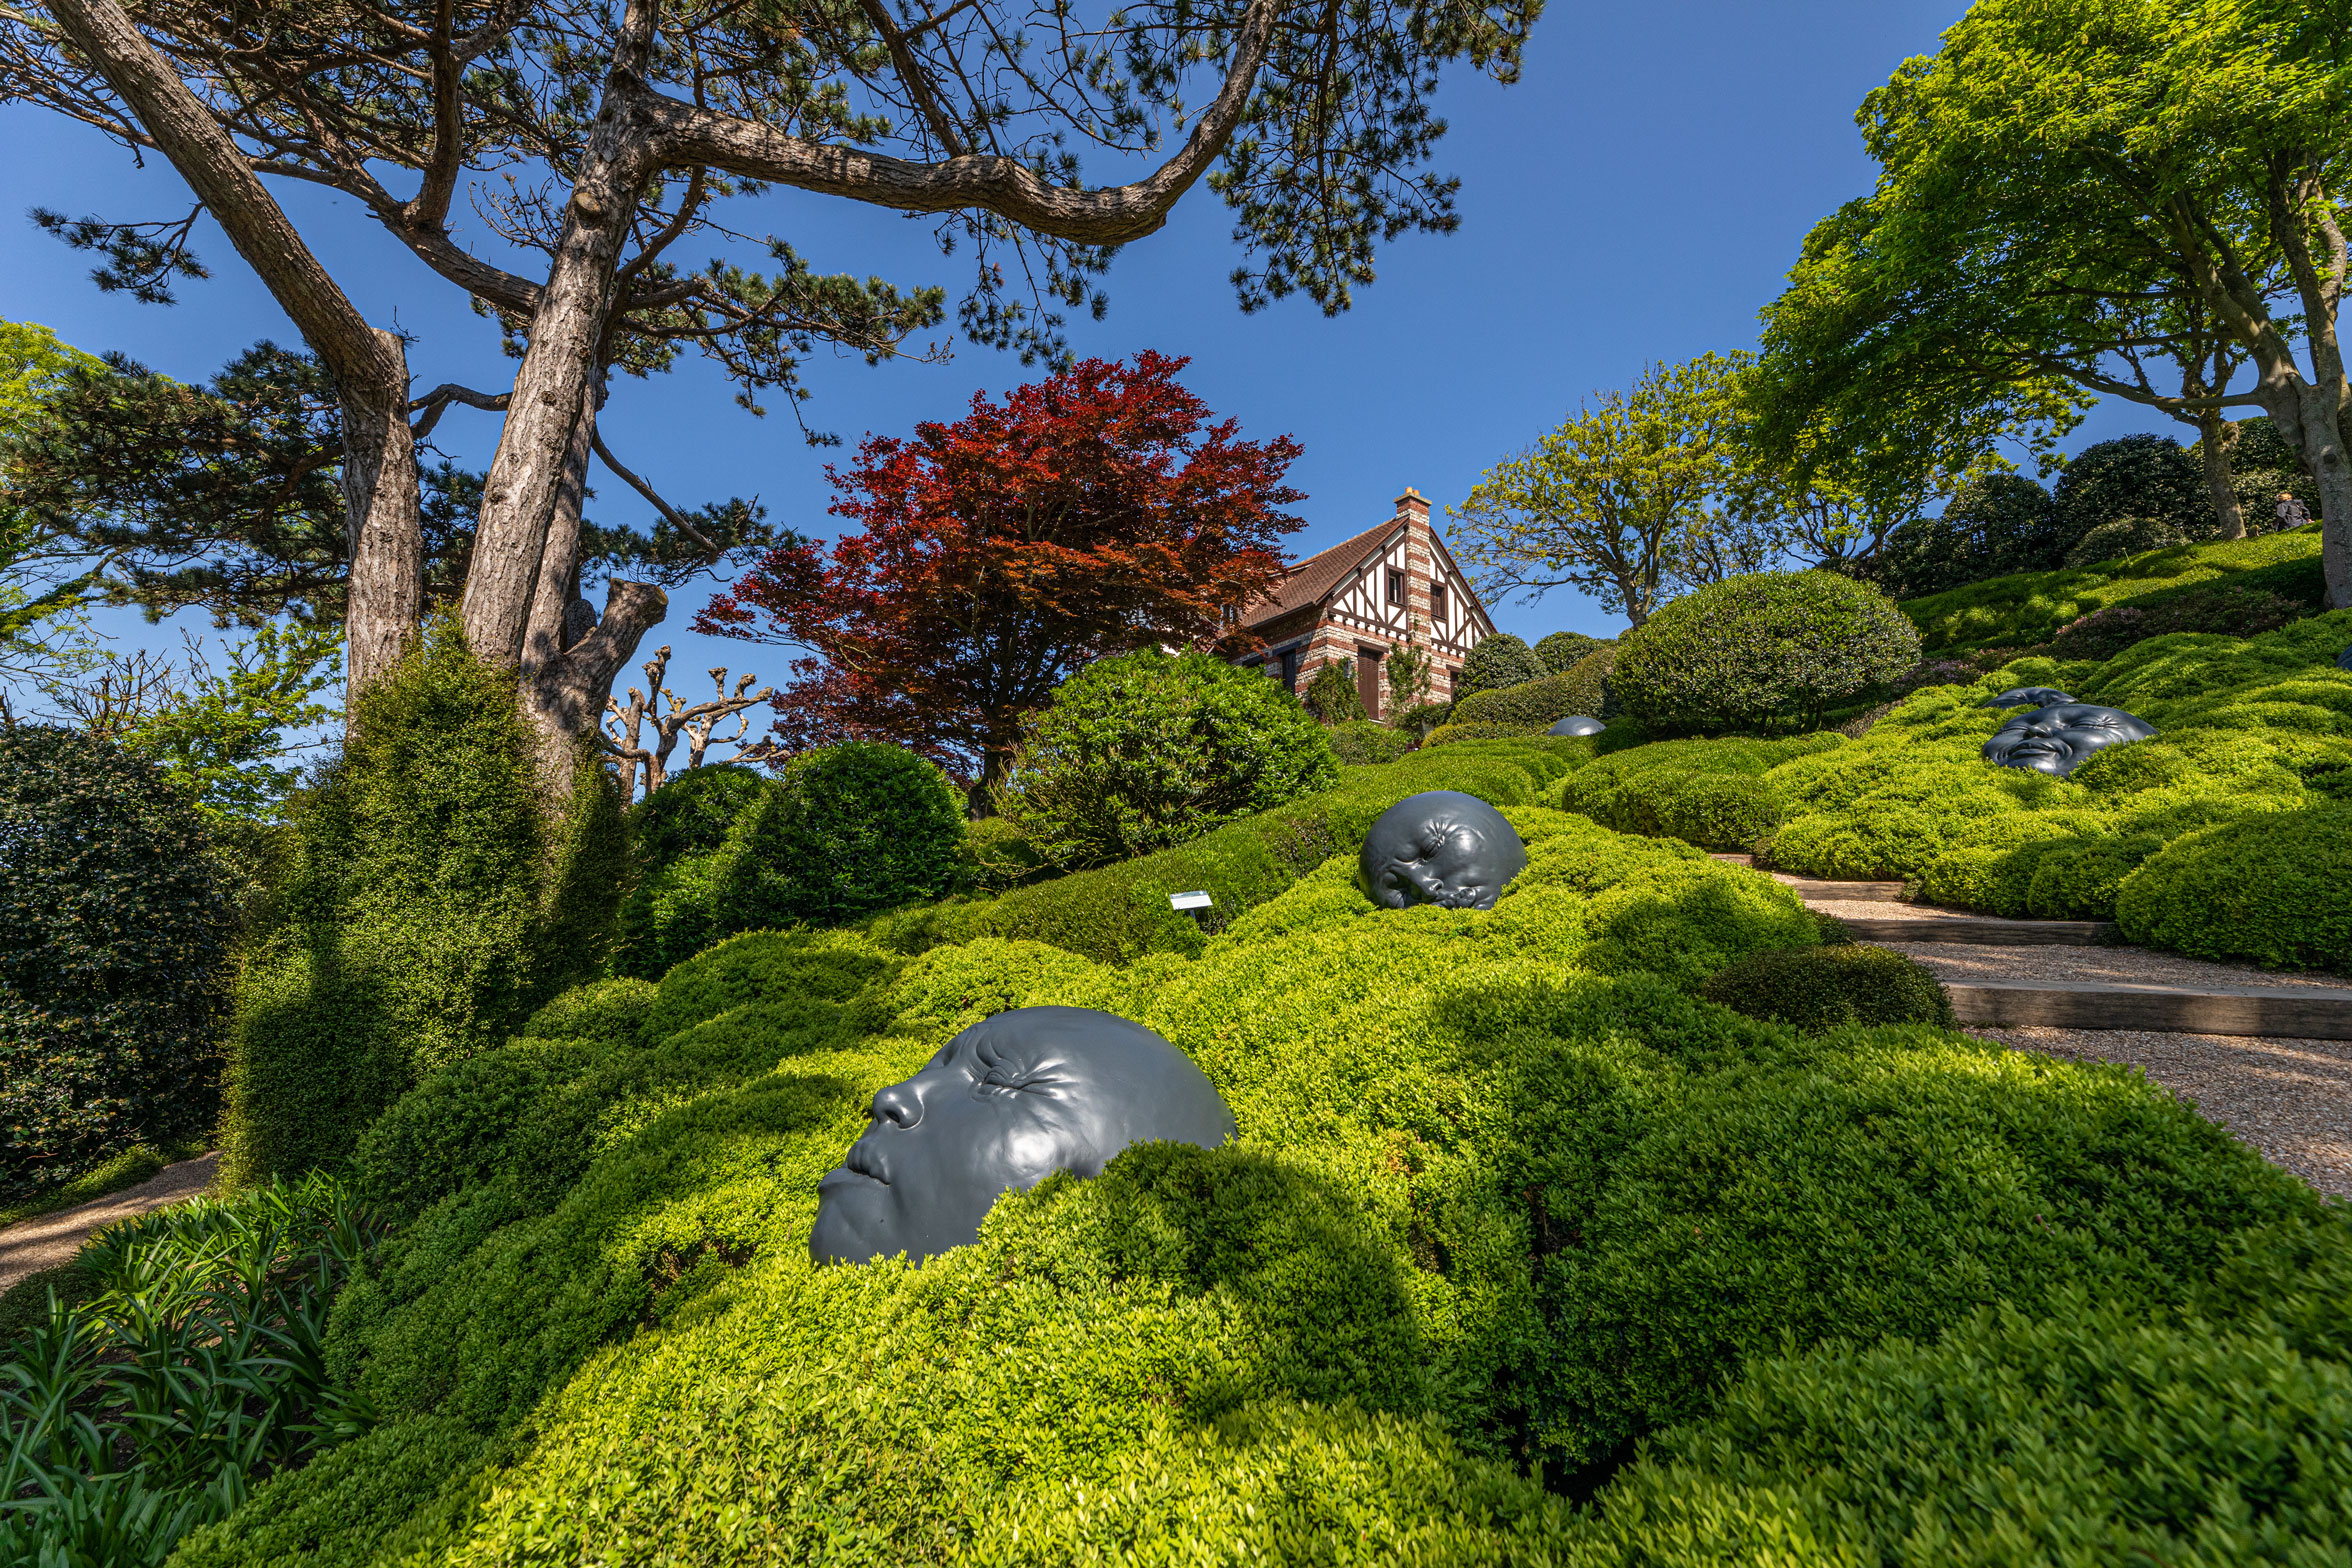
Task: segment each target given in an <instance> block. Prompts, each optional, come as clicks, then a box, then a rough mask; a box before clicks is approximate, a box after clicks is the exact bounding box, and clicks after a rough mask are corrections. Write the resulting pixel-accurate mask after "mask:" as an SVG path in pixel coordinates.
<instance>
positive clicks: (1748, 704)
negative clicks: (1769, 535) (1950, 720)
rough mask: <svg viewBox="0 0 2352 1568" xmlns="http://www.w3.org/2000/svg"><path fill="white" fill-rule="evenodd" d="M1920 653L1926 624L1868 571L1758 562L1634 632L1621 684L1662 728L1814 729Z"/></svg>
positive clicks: (1619, 690)
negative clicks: (1843, 572)
mask: <svg viewBox="0 0 2352 1568" xmlns="http://www.w3.org/2000/svg"><path fill="white" fill-rule="evenodd" d="M1918 662H1919V634H1918V632H1917V631H1916V630H1915V629H1914V628H1913V626H1912V624H1911V623H1910V621H1908V620H1906V619H1905V618H1904V616H1903V613H1902V611H1900V610H1898V609H1896V608H1895V604H1894V601H1893V600H1891V599H1889V598H1888V597H1887V596H1886V595H1885V594H1883V593H1880V592H1879V591H1878V590H1877V589H1876V588H1873V587H1871V586H1870V585H1869V584H1868V583H1861V582H1856V581H1855V580H1854V579H1852V578H1850V577H1842V576H1840V575H1838V574H1837V573H1835V572H1823V571H1813V572H1753V573H1749V574H1747V575H1745V576H1739V577H1727V578H1725V579H1724V580H1723V581H1721V582H1719V583H1710V584H1708V585H1707V586H1706V587H1703V588H1700V589H1697V590H1695V591H1693V592H1691V593H1688V594H1685V595H1684V596H1683V597H1681V598H1679V599H1677V600H1675V601H1673V602H1672V603H1671V604H1668V605H1667V606H1665V607H1664V608H1663V609H1661V610H1659V611H1658V612H1657V613H1656V614H1655V615H1652V616H1651V617H1650V618H1649V619H1648V620H1646V621H1644V622H1642V624H1641V625H1639V626H1637V627H1635V628H1634V629H1633V630H1631V631H1629V632H1627V633H1626V634H1625V637H1624V639H1623V641H1622V642H1621V644H1620V645H1619V651H1618V654H1617V663H1616V667H1615V668H1614V669H1613V670H1612V671H1611V672H1610V675H1609V689H1610V690H1611V691H1612V692H1614V693H1615V694H1616V698H1617V701H1618V702H1619V703H1620V704H1621V705H1623V707H1624V709H1625V711H1626V712H1627V713H1629V714H1631V715H1632V716H1633V717H1634V718H1635V719H1636V720H1638V721H1639V722H1640V723H1641V725H1642V727H1643V728H1644V729H1646V730H1648V731H1649V732H1650V733H1651V734H1653V735H1688V734H1693V733H1710V734H1720V733H1723V732H1725V731H1732V732H1740V731H1747V732H1754V731H1757V730H1769V729H1791V728H1793V729H1799V730H1812V729H1819V728H1820V727H1821V722H1822V716H1823V715H1824V714H1825V713H1827V712H1828V711H1829V710H1830V709H1831V708H1834V707H1836V706H1837V705H1839V704H1840V703H1843V702H1846V701H1848V700H1849V699H1851V698H1853V697H1856V696H1858V695H1860V694H1861V693H1863V692H1866V691H1869V690H1871V689H1873V688H1875V687H1880V686H1883V685H1884V684H1885V683H1887V682H1889V681H1892V680H1894V679H1895V678H1896V677H1897V676H1899V675H1901V674H1902V673H1903V672H1904V671H1906V670H1908V669H1910V668H1911V666H1912V665H1914V664H1916V663H1918Z"/></svg>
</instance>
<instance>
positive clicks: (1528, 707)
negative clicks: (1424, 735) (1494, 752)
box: [1447, 669, 1588, 731]
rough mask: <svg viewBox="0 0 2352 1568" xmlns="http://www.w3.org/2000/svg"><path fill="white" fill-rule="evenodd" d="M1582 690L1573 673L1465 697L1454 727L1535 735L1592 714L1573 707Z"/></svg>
mask: <svg viewBox="0 0 2352 1568" xmlns="http://www.w3.org/2000/svg"><path fill="white" fill-rule="evenodd" d="M1580 691H1581V688H1580V686H1579V684H1578V682H1577V679H1576V676H1575V675H1574V673H1573V670H1572V669H1571V670H1569V671H1563V672H1561V673H1560V674H1557V675H1540V676H1537V677H1536V678H1535V679H1534V680H1531V681H1521V682H1519V683H1518V684H1517V685H1515V686H1502V687H1497V688H1495V689H1494V690H1491V691H1482V692H1479V693H1477V694H1476V695H1475V696H1470V697H1464V698H1463V699H1462V700H1461V701H1460V702H1457V703H1455V704H1454V711H1453V715H1452V717H1451V718H1450V719H1449V720H1448V721H1447V722H1449V723H1453V724H1511V725H1517V726H1519V727H1521V728H1524V729H1527V730H1530V731H1533V730H1541V729H1545V728H1547V727H1549V726H1550V725H1552V724H1554V723H1557V722H1558V721H1559V720H1561V719H1564V718H1566V717H1568V715H1569V714H1571V713H1585V712H1587V711H1588V710H1586V709H1583V708H1578V707H1574V706H1571V704H1573V703H1574V701H1575V700H1576V697H1577V696H1578V695H1579V693H1580Z"/></svg>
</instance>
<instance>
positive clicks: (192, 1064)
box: [0, 723, 236, 1199]
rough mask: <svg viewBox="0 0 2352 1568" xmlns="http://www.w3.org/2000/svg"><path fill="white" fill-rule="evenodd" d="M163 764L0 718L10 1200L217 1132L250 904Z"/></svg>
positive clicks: (2, 998) (2, 1021)
mask: <svg viewBox="0 0 2352 1568" xmlns="http://www.w3.org/2000/svg"><path fill="white" fill-rule="evenodd" d="M210 840H211V833H210V829H209V824H208V822H207V819H206V817H205V815H204V814H203V813H201V812H199V811H198V810H197V807H196V804H195V801H194V800H193V799H192V798H191V797H190V796H189V795H188V793H187V792H186V791H185V790H183V789H182V788H180V787H179V786H177V785H175V784H174V783H173V782H172V781H171V780H170V779H168V778H167V777H165V775H164V774H163V772H162V771H161V770H160V769H158V768H156V767H155V766H154V765H153V764H152V763H149V762H146V761H143V760H141V759H139V758H136V757H133V756H131V755H130V754H128V753H127V752H125V751H124V750H123V749H122V748H121V747H119V746H116V745H114V744H113V743H112V742H109V741H104V740H99V739H96V738H94V737H91V736H89V735H85V734H83V733H81V732H79V731H74V730H66V729H60V728H56V727H53V726H48V725H36V724H17V723H9V724H6V725H0V1199H14V1198H20V1197H24V1196H27V1195H29V1194H32V1193H35V1192H38V1191H42V1190H45V1189H49V1188H54V1187H58V1186H61V1185H63V1184H64V1183H66V1182H69V1181H71V1180H72V1179H73V1178H74V1177H76V1176H79V1175H81V1174H82V1173H83V1172H85V1171H88V1170H91V1169H92V1168H94V1167H96V1166H99V1165H101V1164H103V1163H104V1162H105V1161H106V1160H108V1159H109V1158H110V1157H112V1156H114V1155H117V1154H120V1153H122V1152H123V1151H125V1150H127V1149H130V1148H132V1147H133V1146H135V1145H138V1144H140V1143H165V1142H177V1141H178V1140H180V1139H183V1138H186V1137H188V1136H189V1135H191V1134H194V1133H200V1132H205V1131H209V1130H210V1128H211V1125H212V1122H213V1120H214V1118H215V1116H216V1115H217V1114H218V1111H219V1106H220V1069H221V1062H220V1048H219V1034H218V1031H219V1027H220V1022H221V1015H222V1012H223V1005H222V1004H223V1002H224V1001H225V999H226V993H227V990H228V979H229V974H230V959H231V944H232V942H233V940H234V938H235V935H236V912H235V910H234V908H233V907H232V905H231V903H230V897H229V890H228V888H227V886H226V885H225V879H224V877H223V875H222V871H221V867H220V866H219V864H218V863H217V861H216V860H215V858H214V856H213V855H212V853H211V846H210Z"/></svg>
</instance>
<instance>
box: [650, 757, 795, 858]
mask: <svg viewBox="0 0 2352 1568" xmlns="http://www.w3.org/2000/svg"><path fill="white" fill-rule="evenodd" d="M766 783H767V781H766V780H765V779H764V778H762V777H761V776H760V774H759V773H758V772H756V771H755V770H753V769H751V768H747V767H743V766H741V765H740V764H727V765H725V766H721V767H710V768H689V769H688V770H687V771H685V772H684V773H673V774H671V775H670V776H669V778H668V780H667V781H666V782H664V783H663V785H662V787H661V788H660V789H657V790H655V791H654V792H653V793H652V794H651V795H648V796H646V797H645V799H644V800H642V801H640V802H638V803H637V804H636V805H635V806H632V807H630V808H629V844H630V847H631V848H632V849H633V850H635V851H636V854H637V864H638V866H639V868H640V869H641V870H644V871H649V872H651V871H659V870H660V869H661V868H662V867H664V866H666V865H668V864H670V862H672V861H674V860H677V859H679V858H681V857H683V856H686V855H707V854H709V853H710V852H711V851H712V850H714V849H717V848H718V847H719V846H720V845H721V844H723V843H725V842H726V839H727V830H728V829H729V828H731V827H733V826H734V825H735V819H736V818H737V817H739V816H741V815H743V813H744V812H745V811H746V810H748V809H749V808H750V806H751V803H752V802H753V801H755V800H757V799H759V794H760V791H761V790H762V789H763V788H765V787H766Z"/></svg>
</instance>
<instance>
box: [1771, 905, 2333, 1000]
mask: <svg viewBox="0 0 2352 1568" xmlns="http://www.w3.org/2000/svg"><path fill="white" fill-rule="evenodd" d="M1816 907H1818V906H1816ZM1858 907H1859V906H1858ZM1872 907H1902V906H1872ZM1878 945H1880V946H1882V947H1891V948H1893V949H1894V950H1895V951H1896V952H1898V953H1901V954H1903V955H1904V956H1906V957H1909V958H1916V959H1918V960H1919V962H1921V963H1923V964H1925V965H1926V966H1927V967H1928V968H1929V969H1930V970H1932V971H1934V973H1935V976H1936V978H1937V979H1939V980H2108V981H2113V982H2115V983H2116V984H2118V985H2176V986H2182V987H2189V988H2196V987H2207V986H2253V987H2256V988H2258V989H2263V990H2314V991H2352V980H2346V979H2345V978H2344V977H2343V976H2341V975H2322V974H2311V973H2309V972H2306V971H2299V970H2273V969H2254V968H2249V967H2247V966H2244V965H2240V964H2215V963H2208V962H2206V961H2205V960H2204V959H2202V958H2183V957H2182V956H2181V955H2180V954H2178V953H2157V952H2151V951H2150V950H2149V949H2147V948H2144V947H1993V946H1985V947H1975V946H1971V945H1969V944H1968V943H1965V942H1883V943H1880V944H1878Z"/></svg>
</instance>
